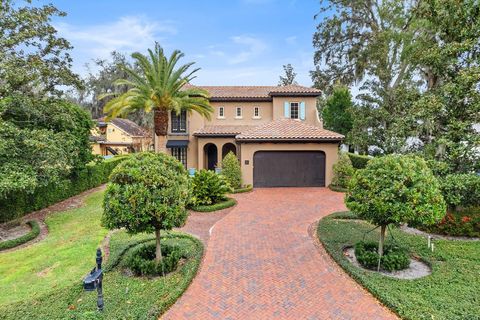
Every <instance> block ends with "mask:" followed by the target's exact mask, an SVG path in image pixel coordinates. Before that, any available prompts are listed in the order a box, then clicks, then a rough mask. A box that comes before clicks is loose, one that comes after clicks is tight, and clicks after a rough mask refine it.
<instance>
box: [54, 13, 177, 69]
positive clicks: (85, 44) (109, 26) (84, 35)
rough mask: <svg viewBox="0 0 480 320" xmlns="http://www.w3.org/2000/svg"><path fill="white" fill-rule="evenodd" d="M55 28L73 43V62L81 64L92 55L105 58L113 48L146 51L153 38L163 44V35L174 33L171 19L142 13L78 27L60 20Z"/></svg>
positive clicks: (116, 49) (129, 51)
mask: <svg viewBox="0 0 480 320" xmlns="http://www.w3.org/2000/svg"><path fill="white" fill-rule="evenodd" d="M55 28H56V29H57V30H58V33H59V34H60V35H61V36H62V37H64V38H66V39H68V40H69V41H70V42H71V43H72V45H73V46H74V52H75V53H76V56H75V57H74V58H76V59H75V62H76V63H77V64H78V63H81V64H82V65H83V64H84V63H86V62H88V61H90V60H91V59H94V58H102V59H105V58H108V57H109V56H110V52H112V51H114V50H115V51H119V52H124V53H131V52H134V51H145V50H146V48H151V47H153V44H154V42H155V41H159V42H160V43H161V44H162V45H164V44H163V40H164V38H163V37H162V36H166V35H173V34H176V33H177V29H176V27H175V24H174V23H173V22H172V21H164V22H158V21H151V20H149V19H147V18H146V17H144V16H126V17H122V18H120V19H118V20H116V21H113V22H111V23H105V24H99V25H88V26H81V27H80V26H74V25H71V24H67V23H59V24H56V25H55ZM77 69H78V66H77Z"/></svg>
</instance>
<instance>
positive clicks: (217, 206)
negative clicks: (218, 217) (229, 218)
mask: <svg viewBox="0 0 480 320" xmlns="http://www.w3.org/2000/svg"><path fill="white" fill-rule="evenodd" d="M236 204H237V200H235V199H233V198H228V199H227V200H225V201H222V202H219V203H215V204H211V205H205V206H194V207H192V208H191V209H192V210H193V211H197V212H212V211H218V210H223V209H226V208H230V207H233V206H234V205H236Z"/></svg>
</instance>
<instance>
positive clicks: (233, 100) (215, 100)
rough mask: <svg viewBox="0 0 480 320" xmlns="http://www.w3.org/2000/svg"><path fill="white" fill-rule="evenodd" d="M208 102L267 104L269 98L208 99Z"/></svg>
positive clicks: (270, 99)
mask: <svg viewBox="0 0 480 320" xmlns="http://www.w3.org/2000/svg"><path fill="white" fill-rule="evenodd" d="M209 100H210V102H243V101H250V102H269V101H272V98H271V97H210V99H209Z"/></svg>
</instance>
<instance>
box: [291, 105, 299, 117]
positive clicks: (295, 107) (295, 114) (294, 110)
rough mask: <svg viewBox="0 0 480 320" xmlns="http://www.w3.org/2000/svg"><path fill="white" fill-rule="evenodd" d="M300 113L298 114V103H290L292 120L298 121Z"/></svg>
mask: <svg viewBox="0 0 480 320" xmlns="http://www.w3.org/2000/svg"><path fill="white" fill-rule="evenodd" d="M298 118H299V112H298V102H291V103H290V119H298Z"/></svg>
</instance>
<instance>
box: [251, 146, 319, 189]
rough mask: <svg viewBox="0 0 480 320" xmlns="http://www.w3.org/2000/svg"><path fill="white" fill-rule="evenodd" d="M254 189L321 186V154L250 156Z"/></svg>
mask: <svg viewBox="0 0 480 320" xmlns="http://www.w3.org/2000/svg"><path fill="white" fill-rule="evenodd" d="M253 185H254V186H255V187H324V186H325V153H323V152H322V151H257V152H256V153H255V155H254V156H253Z"/></svg>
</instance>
